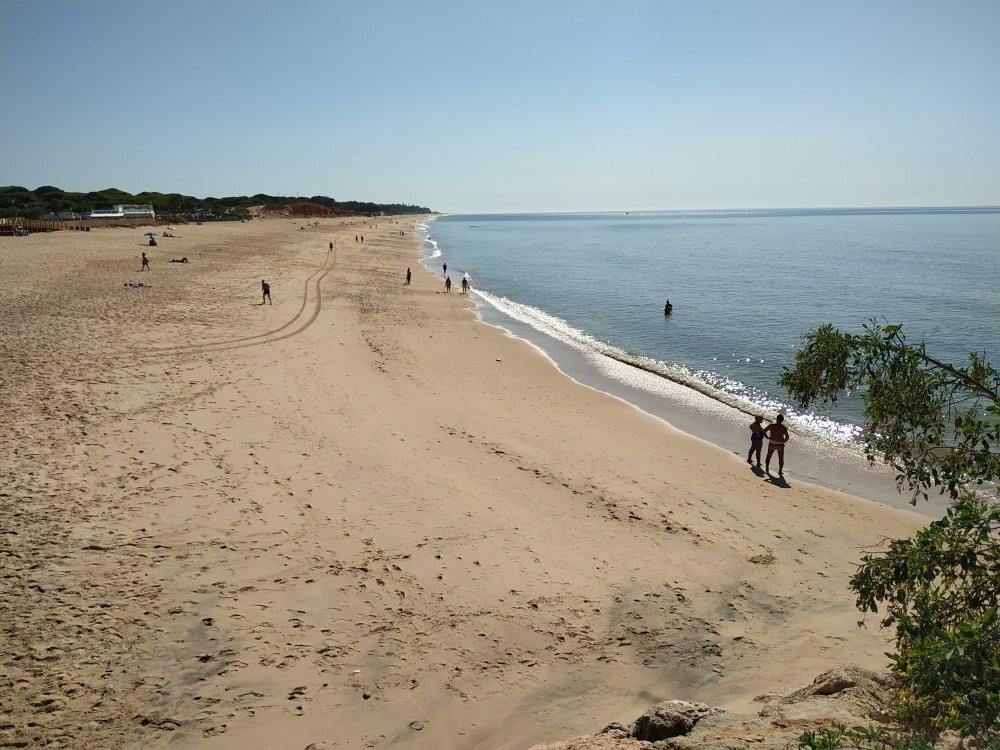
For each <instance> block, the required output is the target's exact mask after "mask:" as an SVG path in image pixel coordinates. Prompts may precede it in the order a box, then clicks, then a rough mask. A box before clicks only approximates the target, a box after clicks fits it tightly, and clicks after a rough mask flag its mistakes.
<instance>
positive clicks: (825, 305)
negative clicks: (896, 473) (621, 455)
mask: <svg viewBox="0 0 1000 750" xmlns="http://www.w3.org/2000/svg"><path fill="white" fill-rule="evenodd" d="M424 234H425V241H424V242H425V256H426V259H425V263H426V264H427V265H428V266H429V267H431V268H433V269H436V270H438V271H439V272H440V270H441V268H442V264H443V263H447V264H448V275H449V276H451V278H452V280H453V281H454V282H456V283H457V282H458V280H460V279H461V277H462V275H463V274H467V275H468V276H469V278H470V280H471V282H472V286H473V289H474V290H475V294H476V295H477V297H478V299H479V301H480V303H481V304H483V306H484V307H483V310H484V313H487V315H485V317H490V316H492V319H493V320H495V322H499V323H501V324H503V321H504V319H505V318H507V319H510V318H513V319H516V320H518V321H519V322H520V324H521V326H522V328H523V326H529V327H530V329H531V330H532V331H534V332H537V334H538V335H537V337H536V336H532V339H533V340H534V342H535V343H536V344H538V345H540V346H541V347H542V348H543V349H547V348H548V345H547V342H550V343H553V344H554V343H555V342H558V344H559V345H560V346H565V345H568V346H570V347H573V348H575V349H578V350H579V351H581V352H582V353H585V354H588V355H590V356H593V355H595V354H599V355H601V356H603V357H607V358H610V361H613V362H617V363H622V362H625V363H630V364H632V365H637V366H639V367H642V368H643V369H646V370H650V371H653V372H656V373H658V374H659V375H660V376H662V377H665V378H669V379H671V380H673V381H676V382H679V383H682V384H684V385H687V386H690V387H693V388H696V389H697V390H700V391H702V392H703V393H707V394H709V395H710V396H711V397H712V398H714V399H717V400H719V401H722V402H724V403H727V404H730V405H732V406H735V407H737V408H740V409H744V410H746V411H750V412H754V411H764V412H765V413H768V414H774V413H775V412H777V411H785V412H787V413H788V414H789V417H790V419H792V420H794V423H795V424H797V425H799V426H801V427H803V428H805V429H809V430H812V431H814V432H815V433H816V434H817V435H820V436H826V437H830V438H834V439H838V438H839V439H848V440H849V439H850V437H851V436H852V434H854V432H855V428H854V425H856V424H857V423H858V422H859V417H860V405H859V403H857V401H856V400H852V399H847V400H846V401H845V402H844V403H843V404H842V405H841V406H840V407H838V409H837V410H836V411H834V412H829V413H826V414H815V413H805V414H802V413H798V412H797V411H796V410H795V409H793V408H792V406H791V405H790V404H789V403H788V399H787V395H786V394H785V393H784V392H783V391H782V390H781V389H780V388H778V386H777V385H776V381H777V378H778V375H779V374H780V372H781V369H782V367H783V366H786V365H789V364H790V363H791V357H792V354H793V352H794V351H795V350H796V349H797V348H798V347H799V346H800V345H801V340H802V336H803V335H804V334H806V333H808V332H809V331H811V330H813V329H814V328H815V327H816V326H817V325H819V324H820V323H824V322H830V323H834V324H835V325H837V326H838V327H841V328H845V329H850V330H858V329H859V328H860V326H861V324H863V323H864V321H866V320H867V319H869V318H878V319H879V320H883V319H884V320H886V321H888V322H890V323H904V330H905V331H906V332H907V334H908V337H909V338H910V339H911V340H919V339H923V340H925V341H926V342H927V343H928V346H929V348H930V350H931V351H932V352H933V353H934V354H935V355H936V356H938V357H940V358H942V359H944V360H947V361H958V360H962V359H964V358H965V357H966V356H967V354H968V353H969V352H970V351H974V350H975V351H980V352H982V351H985V352H986V353H987V355H988V356H989V357H990V358H991V360H992V361H993V362H994V364H996V363H997V362H998V361H1000V294H998V282H1000V273H998V270H997V260H998V258H1000V208H971V209H878V210H872V209H861V210H850V209H833V210H781V211H773V210H751V211H686V212H637V213H628V214H625V213H595V214H529V215H524V214H520V215H500V214H495V215H462V216H460V215H451V216H442V217H438V218H437V219H435V220H433V221H431V222H429V223H428V224H427V225H425V230H424ZM666 299H669V300H670V301H671V303H672V304H673V305H674V309H673V314H672V315H671V316H669V317H665V316H664V315H663V305H664V302H665V300H666ZM625 372H626V369H622V373H623V374H622V377H623V378H626V377H627V375H626V374H625Z"/></svg>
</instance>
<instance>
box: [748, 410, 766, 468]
mask: <svg viewBox="0 0 1000 750" xmlns="http://www.w3.org/2000/svg"><path fill="white" fill-rule="evenodd" d="M763 420H764V417H762V416H760V415H759V414H758V415H757V416H756V417H754V418H753V422H751V423H750V450H749V451H747V463H748V464H751V465H752V463H753V462H752V461H751V460H750V456H752V455H754V454H755V453H756V454H757V468H758V469H759V468H760V449H761V448H762V447H764V425H763Z"/></svg>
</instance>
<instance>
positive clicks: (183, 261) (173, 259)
mask: <svg viewBox="0 0 1000 750" xmlns="http://www.w3.org/2000/svg"><path fill="white" fill-rule="evenodd" d="M170 262H171V263H187V262H188V259H187V256H185V257H183V258H181V259H180V260H178V259H177V258H171V259H170Z"/></svg>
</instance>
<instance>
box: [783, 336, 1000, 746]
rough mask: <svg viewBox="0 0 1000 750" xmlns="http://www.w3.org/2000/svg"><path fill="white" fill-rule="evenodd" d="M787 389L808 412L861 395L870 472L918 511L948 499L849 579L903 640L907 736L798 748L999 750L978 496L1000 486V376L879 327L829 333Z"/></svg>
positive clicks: (993, 558)
mask: <svg viewBox="0 0 1000 750" xmlns="http://www.w3.org/2000/svg"><path fill="white" fill-rule="evenodd" d="M779 382H780V384H781V385H782V386H784V387H785V389H786V390H787V391H788V392H789V393H790V394H791V395H792V397H793V398H794V399H795V401H796V402H797V403H798V404H799V405H800V406H802V407H808V406H810V405H812V404H825V403H830V402H835V401H836V400H837V398H838V396H840V395H841V394H843V393H845V392H852V391H856V392H858V393H859V394H860V396H861V398H862V400H863V403H864V407H865V425H864V432H863V439H864V444H865V452H866V455H867V456H868V459H869V461H872V462H874V461H876V460H879V459H881V460H884V461H885V462H886V463H888V464H890V465H892V466H893V467H895V469H896V471H897V482H898V483H899V485H900V487H901V488H902V487H904V486H905V487H907V488H908V489H909V490H910V491H911V492H912V493H913V497H914V502H915V501H916V498H917V497H919V496H923V497H925V498H926V497H927V493H928V491H930V490H932V489H934V490H938V491H940V492H942V493H944V494H947V495H948V496H949V497H950V498H951V499H952V505H951V507H950V508H949V510H948V512H947V513H946V514H945V516H944V518H942V519H940V520H938V521H935V522H933V523H931V524H929V525H928V526H927V527H926V528H924V529H922V530H920V531H919V532H918V533H917V534H916V535H915V536H914V537H913V538H912V539H895V540H891V541H889V542H887V543H885V544H883V545H882V547H881V548H880V549H879V550H877V551H875V552H870V553H868V554H866V555H864V557H863V558H862V561H861V565H860V566H859V568H858V572H857V573H856V574H855V575H854V577H853V578H852V579H851V587H852V588H853V589H854V591H855V593H856V594H857V605H858V608H859V609H860V610H861V611H863V612H878V611H879V607H880V606H881V607H882V621H881V622H882V625H883V626H885V627H890V626H892V627H894V628H895V637H896V653H895V654H891V655H890V658H891V664H892V668H893V671H894V672H895V673H896V674H897V675H898V676H899V677H900V678H901V680H902V684H903V690H902V693H901V696H900V708H899V715H898V719H899V721H900V727H901V730H900V731H898V732H888V731H886V730H882V729H874V728H869V729H864V728H861V727H855V728H854V729H851V730H847V729H845V728H844V727H838V726H836V725H835V726H833V727H831V728H829V729H827V730H824V731H823V732H820V733H808V734H806V735H803V737H802V738H801V740H800V742H801V744H802V746H803V747H809V748H813V749H814V750H826V749H827V748H834V747H859V748H871V749H872V750H879V749H880V748H888V747H898V748H920V747H923V746H924V745H923V744H922V743H927V742H932V741H933V739H934V738H935V737H937V736H938V734H939V733H940V732H941V731H943V730H946V729H948V730H955V731H957V732H959V733H960V735H961V736H962V737H964V738H970V739H971V741H972V743H973V744H976V745H978V746H980V747H990V748H994V747H998V748H1000V622H998V601H1000V506H998V505H997V503H996V497H995V489H994V490H991V491H990V493H989V496H987V494H986V493H985V492H983V491H982V490H983V489H984V488H986V487H987V486H989V485H993V486H994V487H995V484H996V482H997V480H998V479H1000V395H998V392H1000V372H998V371H997V370H996V369H994V368H993V367H992V366H991V365H990V364H989V362H988V361H987V360H986V358H985V356H983V355H979V354H975V353H973V354H970V355H969V358H968V362H967V363H966V364H964V365H959V366H956V365H951V364H947V363H945V362H942V361H940V360H938V359H935V358H934V357H932V356H930V355H929V354H928V353H927V351H926V347H925V345H924V344H923V343H921V344H910V343H908V342H907V341H906V338H905V336H904V335H903V331H902V328H901V327H900V326H880V325H878V324H877V323H875V322H874V321H873V322H871V323H869V324H868V325H867V326H866V327H865V329H864V332H863V333H862V334H850V333H843V332H841V331H838V330H836V329H835V328H833V327H832V326H829V325H826V326H822V327H821V328H819V329H818V330H817V331H816V332H815V333H814V334H813V335H811V336H810V337H809V338H808V340H807V343H806V345H805V346H804V347H803V348H802V349H801V350H800V351H799V352H797V353H796V355H795V366H794V368H793V369H790V370H789V369H786V370H785V371H784V372H783V373H782V375H781V379H780V381H779ZM976 490H979V492H977V491H976Z"/></svg>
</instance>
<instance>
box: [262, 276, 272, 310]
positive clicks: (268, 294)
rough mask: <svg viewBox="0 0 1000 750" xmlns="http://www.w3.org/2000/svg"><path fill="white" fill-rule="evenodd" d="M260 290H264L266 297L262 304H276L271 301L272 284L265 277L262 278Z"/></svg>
mask: <svg viewBox="0 0 1000 750" xmlns="http://www.w3.org/2000/svg"><path fill="white" fill-rule="evenodd" d="M260 290H261V292H263V295H264V298H263V299H262V300H261V301H260V304H262V305H263V304H264V303H265V302H267V304H269V305H271V304H274V303H273V302H271V285H270V284H268V283H267V282H266V281H264V279H261V280H260Z"/></svg>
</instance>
